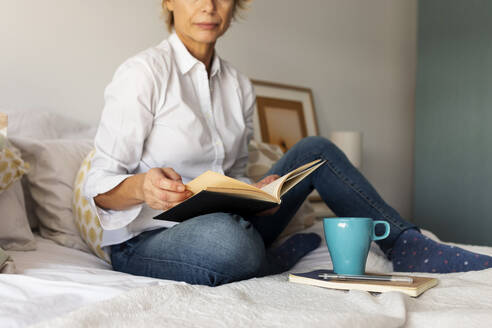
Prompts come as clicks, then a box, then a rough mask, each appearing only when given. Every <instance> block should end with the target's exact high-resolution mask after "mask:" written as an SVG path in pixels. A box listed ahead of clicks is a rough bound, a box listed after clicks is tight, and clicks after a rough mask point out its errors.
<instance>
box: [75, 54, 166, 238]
mask: <svg viewBox="0 0 492 328" xmlns="http://www.w3.org/2000/svg"><path fill="white" fill-rule="evenodd" d="M157 90H158V89H157V88H156V87H155V79H154V78H153V76H152V73H151V70H149V69H148V67H147V66H146V65H145V63H144V62H139V61H137V60H133V61H128V62H126V63H125V64H123V65H122V66H121V67H120V68H119V69H118V70H117V71H116V73H115V75H114V77H113V80H112V81H111V83H110V84H109V85H108V86H107V88H106V90H105V93H104V99H105V105H104V109H103V112H102V116H101V120H100V123H99V128H98V130H97V134H96V137H95V141H94V144H95V155H94V157H93V159H92V162H91V168H90V170H89V173H88V175H87V178H86V180H85V184H84V196H85V197H86V198H87V199H88V200H89V202H90V204H91V206H92V209H93V211H95V212H96V213H97V215H98V217H99V220H100V222H101V226H102V227H103V228H104V229H106V230H115V229H120V228H122V227H125V226H126V225H128V224H129V223H130V222H132V221H133V220H134V219H135V218H136V217H137V216H138V215H139V214H140V212H141V210H142V207H143V204H140V205H136V206H133V207H131V208H128V209H126V210H107V209H103V208H100V207H98V206H97V205H96V204H95V202H94V197H96V196H97V195H99V194H103V193H105V192H107V191H109V190H111V189H113V188H114V187H116V186H117V185H119V184H120V183H121V182H122V181H123V180H125V179H126V178H128V177H130V176H132V175H133V173H134V172H135V170H136V168H137V167H138V165H139V162H140V159H141V157H142V152H143V147H144V142H145V139H146V137H147V136H148V135H149V133H150V130H151V129H152V124H153V118H154V114H153V111H154V110H155V106H154V103H155V102H156V99H157V98H158V95H157V94H156V92H157Z"/></svg>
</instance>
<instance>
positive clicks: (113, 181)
mask: <svg viewBox="0 0 492 328" xmlns="http://www.w3.org/2000/svg"><path fill="white" fill-rule="evenodd" d="M130 176H132V175H131V174H121V175H115V176H110V177H105V178H103V179H100V180H99V181H98V182H97V184H96V187H95V188H93V189H92V190H91V188H88V189H89V190H87V193H86V195H85V196H86V198H87V200H88V201H89V204H90V206H91V209H92V211H93V212H94V213H96V215H97V217H98V219H99V222H100V223H101V226H102V228H103V229H104V230H117V229H121V228H123V227H125V226H127V225H128V224H129V223H131V222H132V221H133V220H135V219H136V218H137V217H138V215H139V214H140V212H141V211H142V208H143V204H139V205H135V206H132V207H130V208H128V209H125V210H110V209H103V208H101V207H99V206H97V205H96V202H95V201H94V197H96V196H97V195H99V194H103V193H105V192H108V191H110V190H111V189H113V188H114V187H116V186H117V185H119V184H120V183H121V182H122V181H123V180H125V179H126V178H128V177H130Z"/></svg>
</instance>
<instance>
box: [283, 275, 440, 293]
mask: <svg viewBox="0 0 492 328" xmlns="http://www.w3.org/2000/svg"><path fill="white" fill-rule="evenodd" d="M324 273H328V274H333V271H332V270H315V271H311V272H306V273H291V274H289V281H290V282H295V283H299V284H307V285H313V286H319V287H324V288H332V289H343V290H352V289H353V290H363V291H368V292H376V293H384V292H391V291H397V292H402V293H404V294H407V295H410V296H412V297H417V296H419V295H420V294H422V293H423V292H425V291H426V290H428V289H430V288H432V287H434V286H436V285H437V283H438V280H437V279H436V278H429V277H416V276H410V275H401V276H404V277H411V278H412V279H413V282H412V283H408V282H394V281H367V280H340V279H334V278H328V279H324V278H323V277H319V275H323V274H324ZM366 275H369V276H371V275H372V276H375V275H377V276H396V275H394V274H393V275H385V274H379V273H378V274H374V273H366Z"/></svg>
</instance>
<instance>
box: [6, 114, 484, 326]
mask: <svg viewBox="0 0 492 328" xmlns="http://www.w3.org/2000/svg"><path fill="white" fill-rule="evenodd" d="M33 120H34V121H36V122H38V123H36V124H37V125H39V124H44V125H45V127H44V128H43V127H41V128H40V127H39V126H37V125H36V124H34V123H32V121H33ZM40 122H41V123H40ZM43 122H44V123H43ZM49 122H51V123H49ZM53 122H58V124H55V125H56V127H54V126H53V124H54V123H53ZM67 122H68V121H67ZM67 122H65V123H64V124H59V123H60V118H57V117H56V118H54V117H53V116H49V119H46V117H44V118H43V117H35V118H32V117H27V116H21V117H18V122H17V124H18V125H17V127H16V126H13V127H12V133H13V135H21V134H22V137H24V138H36V139H37V142H41V143H43V144H49V142H48V141H47V140H53V139H54V138H64V139H77V138H90V137H91V135H93V133H94V131H93V130H91V129H86V130H85V129H82V128H81V129H78V128H77V127H76V126H69V125H70V124H73V122H72V123H70V124H68V123H67ZM29 124H31V128H28V129H27V131H28V132H24V133H21V132H20V131H19V129H18V126H19V125H22V126H23V127H24V129H26V127H29V126H30V125H29ZM34 126H37V127H35V128H34ZM53 129H55V130H56V129H58V130H63V131H57V132H56V133H55V132H54V130H53ZM41 130H42V131H41ZM9 134H10V132H9ZM14 139H15V138H14ZM45 151H46V150H45ZM39 205H40V204H38V206H39ZM26 208H27V211H28V212H29V211H32V208H31V206H30V205H29V204H26ZM27 214H32V213H27ZM312 214H313V213H311V217H316V215H315V214H314V215H312ZM2 215H5V213H2ZM305 222H306V221H304V223H305ZM34 231H35V233H34V240H35V243H36V245H37V246H36V249H35V250H29V251H11V250H7V253H8V254H9V255H10V256H11V257H12V258H13V260H14V262H15V266H16V274H0V327H27V326H34V327H140V326H142V327H144V326H145V327H149V326H150V327H152V326H165V327H256V326H259V327H326V326H333V327H402V326H405V327H434V328H436V327H490V326H491V325H492V269H488V270H484V271H476V272H468V273H453V274H446V275H439V274H415V275H423V276H433V277H437V278H438V279H439V285H438V286H437V287H435V288H433V289H430V290H428V291H426V292H425V293H424V294H422V295H421V296H420V297H418V298H411V297H409V296H406V295H404V294H401V293H398V292H389V293H383V294H371V293H367V292H362V291H339V290H329V289H323V288H319V287H313V286H306V285H299V284H294V283H290V282H288V279H287V275H288V273H283V274H280V275H275V276H269V277H264V278H254V279H250V280H246V281H241V282H236V283H231V284H228V285H224V286H220V287H215V288H210V287H206V286H193V285H189V284H186V283H182V282H174V281H167V280H160V279H153V278H146V277H138V276H132V275H128V274H124V273H119V272H115V271H112V270H111V265H110V264H108V263H107V262H105V261H104V260H102V259H101V258H99V257H97V256H95V255H93V254H92V253H91V252H90V251H88V250H87V249H83V245H82V246H80V245H77V243H76V242H71V243H68V241H67V240H65V239H60V238H59V239H57V238H55V237H54V236H55V235H50V234H49V233H46V231H45V232H43V233H40V232H38V231H39V230H38V229H34ZM299 231H301V232H315V233H318V234H320V235H322V222H321V220H319V219H312V220H311V222H310V223H309V224H305V225H304V226H302V227H299V226H297V227H294V228H293V229H292V231H288V232H287V233H285V234H284V235H283V238H286V237H288V235H289V233H294V232H299ZM424 233H425V234H426V235H428V236H429V237H430V238H434V239H437V237H436V236H435V235H434V234H432V233H431V232H429V231H424ZM42 235H43V236H42ZM46 236H48V237H49V238H46ZM63 244H65V246H63ZM67 245H71V247H68V246H67ZM461 246H462V247H464V248H466V249H469V250H473V251H476V252H479V253H483V254H488V255H492V247H480V246H468V245H461ZM330 268H332V264H331V261H330V256H329V253H328V250H327V247H326V245H325V243H324V241H323V243H322V244H321V245H320V246H319V247H318V248H317V249H316V250H314V251H313V252H311V253H310V254H308V255H307V256H306V257H304V258H303V259H302V260H301V261H300V262H299V263H298V264H297V265H296V266H295V267H294V268H293V269H292V270H290V272H304V271H310V270H314V269H330ZM367 270H368V271H373V272H384V273H390V272H391V271H392V266H391V263H390V262H389V261H388V260H386V258H385V257H384V256H383V254H382V253H381V251H380V250H379V249H378V248H377V246H375V245H374V244H373V245H372V247H371V250H370V254H369V257H368V262H367Z"/></svg>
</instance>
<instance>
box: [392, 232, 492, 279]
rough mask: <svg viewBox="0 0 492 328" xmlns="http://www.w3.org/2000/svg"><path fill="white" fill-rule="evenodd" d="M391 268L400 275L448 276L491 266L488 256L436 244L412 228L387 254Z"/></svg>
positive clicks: (490, 258) (491, 260)
mask: <svg viewBox="0 0 492 328" xmlns="http://www.w3.org/2000/svg"><path fill="white" fill-rule="evenodd" d="M391 261H392V262H393V269H394V270H395V271H401V272H430V273H450V272H464V271H473V270H483V269H487V268H491V267H492V257H490V256H487V255H481V254H477V253H472V252H469V251H466V250H464V249H462V248H459V247H455V246H448V245H444V244H440V243H438V242H436V241H434V240H432V239H430V238H428V237H426V236H424V235H422V234H421V233H420V232H418V231H417V230H415V229H410V230H406V231H404V232H403V233H402V234H401V235H400V237H399V238H398V239H397V241H396V242H395V245H394V247H393V251H392V253H391Z"/></svg>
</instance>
